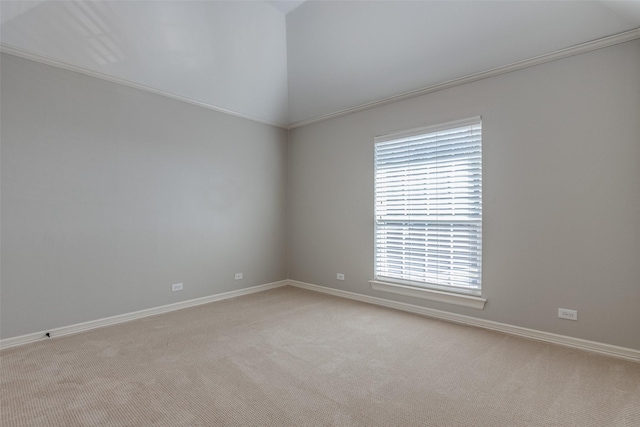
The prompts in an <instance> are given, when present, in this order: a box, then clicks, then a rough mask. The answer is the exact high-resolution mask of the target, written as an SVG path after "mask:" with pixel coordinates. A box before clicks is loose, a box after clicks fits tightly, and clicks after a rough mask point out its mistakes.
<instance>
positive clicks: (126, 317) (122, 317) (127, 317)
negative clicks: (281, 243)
mask: <svg viewBox="0 0 640 427" xmlns="http://www.w3.org/2000/svg"><path fill="white" fill-rule="evenodd" d="M286 285H287V281H286V280H281V281H279V282H273V283H267V284H264V285H258V286H252V287H250V288H244V289H238V290H236V291H230V292H224V293H221V294H215V295H210V296H207V297H202V298H195V299H191V300H187V301H181V302H177V303H174V304H168V305H162V306H160V307H154V308H148V309H146V310H140V311H134V312H132V313H125V314H119V315H117V316H111V317H105V318H103V319H97V320H91V321H89V322H84V323H77V324H75V325H69V326H62V327H60V328H54V329H48V330H46V331H42V332H34V333H31V334H26V335H21V336H18V337H13V338H5V339H3V340H0V349H3V350H4V349H5V348H10V347H16V346H19V345H23V344H29V343H32V342H36V341H41V340H45V339H49V338H47V337H46V335H45V334H47V333H49V336H50V338H57V337H61V336H64V335H70V334H76V333H78V332H84V331H89V330H91V329H96V328H102V327H104V326H110V325H116V324H118V323H123V322H129V321H131V320H136V319H141V318H143V317H149V316H155V315H157V314H162V313H168V312H170V311H175V310H181V309H183V308H188V307H195V306H197V305H202V304H208V303H210V302H215V301H222V300H225V299H229V298H235V297H239V296H243V295H249V294H253V293H256V292H262V291H267V290H269V289H275V288H279V287H281V286H286Z"/></svg>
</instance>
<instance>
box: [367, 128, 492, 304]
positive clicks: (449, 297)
mask: <svg viewBox="0 0 640 427" xmlns="http://www.w3.org/2000/svg"><path fill="white" fill-rule="evenodd" d="M472 126H473V127H474V129H476V131H477V130H478V128H479V130H480V135H479V137H477V138H475V139H476V140H478V141H477V142H478V143H479V146H480V147H479V150H480V153H479V156H480V159H479V162H480V163H479V165H478V159H477V158H476V160H475V161H474V162H472V163H473V164H472V163H469V164H470V165H472V166H473V167H474V168H475V169H474V173H475V174H476V175H478V174H479V177H480V178H479V179H477V178H475V179H474V181H473V184H472V185H470V187H468V188H470V189H472V190H473V191H474V194H473V196H472V198H473V201H474V202H475V204H474V205H473V206H474V210H473V211H472V213H471V214H469V215H459V216H460V218H461V219H462V224H464V227H467V226H468V230H469V231H468V232H469V233H471V234H469V236H470V237H467V238H469V239H470V240H474V239H475V240H474V242H475V245H476V248H475V250H473V249H470V250H469V256H470V257H472V259H475V260H476V261H477V262H476V263H474V264H473V266H471V267H468V268H464V267H462V268H461V269H460V270H458V267H457V266H455V265H454V264H456V262H453V261H450V262H448V264H446V263H443V265H446V268H445V267H443V269H442V270H439V268H440V267H438V268H437V271H438V273H437V274H438V278H439V279H438V281H436V280H433V279H429V277H432V275H430V273H428V272H427V271H428V269H427V268H426V267H424V268H423V269H422V270H423V271H422V273H417V274H414V273H415V272H414V271H413V270H414V268H412V267H406V270H405V267H404V266H403V267H395V270H396V272H395V273H390V274H389V275H385V274H384V272H387V273H388V272H389V271H390V268H389V266H390V264H389V262H390V261H389V259H390V255H388V253H384V254H383V255H381V256H379V251H383V250H384V249H387V250H388V246H385V247H381V246H380V245H379V237H380V236H384V235H385V233H382V232H381V233H380V236H379V227H382V221H381V219H380V218H381V217H382V215H384V214H385V212H387V211H386V209H384V208H381V207H380V203H381V201H382V202H385V201H387V202H388V201H389V200H390V197H391V196H390V195H388V194H386V195H385V193H386V192H387V191H388V190H387V189H385V188H384V187H380V186H379V183H378V180H379V173H378V166H379V165H378V163H379V161H378V157H376V158H375V159H374V164H375V185H374V196H375V197H374V203H375V207H374V215H375V230H374V248H375V251H374V252H375V253H374V277H375V279H374V280H372V281H371V286H372V288H373V289H375V290H380V291H384V292H393V293H396V294H401V295H406V296H414V297H418V298H426V299H430V300H435V301H440V302H447V303H453V304H457V305H463V306H467V307H473V308H478V309H483V308H484V304H485V302H486V300H485V299H483V298H481V293H482V208H481V205H482V178H481V177H482V118H481V117H473V118H469V119H465V120H458V121H454V122H447V123H442V124H439V125H435V126H429V127H423V128H418V129H411V130H407V131H402V132H396V133H392V134H387V135H381V136H377V137H375V139H374V144H375V152H376V153H378V151H377V150H378V148H379V147H383V146H385V143H386V146H387V147H389V144H402V143H403V142H404V141H402V140H407V139H411V138H414V137H420V136H425V137H426V136H427V135H429V136H431V137H433V136H434V135H435V134H437V133H439V132H444V131H448V130H453V129H457V128H463V127H472ZM407 143H410V142H407ZM475 149H477V148H475ZM475 156H476V157H477V156H478V154H477V153H476V154H475ZM424 164H425V163H424V162H422V163H421V165H422V166H415V168H414V169H412V166H409V167H408V168H407V171H416V170H417V168H421V169H423V170H424ZM427 168H428V169H430V168H431V166H428V167H427ZM435 168H436V163H434V164H433V169H434V170H435ZM427 175H428V173H426V175H423V176H425V178H423V182H424V186H423V187H420V188H421V190H422V191H426V188H427V187H428V186H431V185H432V183H433V182H435V181H427V178H426V176H427ZM447 176H449V177H450V176H451V175H447ZM401 179H402V178H401ZM428 179H430V180H431V179H432V178H428ZM467 179H468V178H467ZM398 182H400V181H398ZM401 182H403V183H405V182H407V181H405V180H402V181H401ZM478 184H479V185H478ZM421 185H422V184H421ZM454 187H455V185H454ZM478 187H479V191H478ZM447 188H451V187H447ZM379 189H380V194H379V191H378V190H379ZM454 191H455V190H454ZM478 193H479V194H478ZM422 197H425V196H424V195H423V196H422ZM458 197H459V196H458ZM465 197H466V196H465ZM380 198H382V200H380ZM455 199H456V197H455V196H452V199H451V200H454V202H453V203H454V205H455ZM405 200H411V199H410V198H407V199H405ZM385 206H386V204H385ZM424 206H427V207H428V206H429V203H426V204H425V205H424ZM464 206H465V207H467V206H471V205H469V203H467V204H466V205H464ZM478 206H479V207H480V209H479V210H478V209H477V208H478ZM461 207H462V205H461ZM410 209H411V208H408V210H410ZM467 211H468V210H467ZM478 211H479V212H478ZM452 212H453V213H452V214H451V215H449V216H447V217H446V218H447V219H446V220H440V219H439V218H443V217H441V216H440V214H437V215H436V214H427V215H426V216H425V215H422V216H421V218H422V219H419V220H416V217H415V216H414V213H410V214H408V215H407V216H406V217H402V216H401V218H406V220H402V219H401V220H397V218H398V210H397V209H396V210H395V212H394V217H395V218H396V220H395V221H396V222H397V221H399V222H407V223H408V222H413V223H414V224H415V223H420V222H429V223H431V224H449V225H448V226H447V227H449V226H451V224H453V223H457V222H458V221H460V219H458V218H456V216H458V215H456V212H455V209H453V210H452ZM400 215H402V214H400ZM390 222H394V221H393V220H391V219H386V220H385V221H384V224H385V225H386V226H388V225H389V223H390ZM438 226H439V225H438ZM407 227H409V229H413V230H415V228H413V227H411V226H407ZM452 227H455V226H452ZM428 229H429V230H431V229H433V227H429V226H427V225H426V224H425V229H424V230H425V232H427V230H428ZM454 229H455V228H450V230H454ZM462 230H463V231H464V230H465V228H463V229H462ZM450 232H451V233H452V235H453V233H454V232H453V231H450ZM409 233H411V232H409ZM380 238H381V239H382V238H385V237H380ZM402 240H404V238H402ZM396 241H397V239H396ZM399 244H401V245H406V243H399ZM440 244H441V242H440V241H438V248H439V247H440ZM425 245H426V244H425ZM459 245H460V246H464V245H462V244H459ZM402 248H403V250H404V248H405V246H402ZM395 249H396V250H397V247H396V248H395ZM456 249H460V248H456ZM429 250H431V249H429ZM438 250H439V249H438ZM407 252H408V253H410V254H411V255H413V256H415V253H411V251H410V250H409V251H407ZM425 252H426V250H425ZM451 253H453V252H451ZM438 255H440V254H438ZM473 257H475V258H473ZM435 258H436V257H435V256H432V257H431V258H428V257H427V255H425V258H424V264H425V265H427V264H428V265H429V266H431V265H432V264H433V261H431V260H432V259H435ZM453 258H455V256H452V257H450V259H453ZM398 268H399V269H400V270H399V271H400V272H398ZM445 270H446V271H447V272H448V280H447V278H444V279H443V278H441V276H440V271H443V272H444V271H445ZM452 272H455V273H452ZM458 273H460V274H464V275H468V276H469V278H468V280H467V282H466V283H465V282H464V281H463V282H460V281H457V280H456V279H454V278H453V277H454V276H455V275H457V274H458ZM412 279H416V280H412Z"/></svg>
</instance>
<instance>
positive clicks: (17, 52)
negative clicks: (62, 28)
mask: <svg viewBox="0 0 640 427" xmlns="http://www.w3.org/2000/svg"><path fill="white" fill-rule="evenodd" d="M0 52H2V53H6V54H8V55H13V56H17V57H20V58H24V59H29V60H31V61H35V62H40V63H42V64H46V65H51V66H52V67H57V68H62V69H64V70H67V71H73V72H75V73H79V74H84V75H85V76H90V77H95V78H97V79H101V80H106V81H109V82H112V83H118V84H121V85H123V86H128V87H131V88H134V89H138V90H143V91H145V92H150V93H153V94H155V95H160V96H164V97H165V98H170V99H174V100H176V101H182V102H186V103H188V104H192V105H197V106H198V107H203V108H207V109H209V110H213V111H217V112H218V113H223V114H228V115H230V116H234V117H239V118H241V119H246V120H251V121H252V122H257V123H262V124H265V125H270V126H275V127H279V128H282V129H288V126H287V125H286V124H284V123H277V122H271V121H269V120H263V119H259V118H257V117H254V116H250V115H247V114H243V113H239V112H237V111H233V110H228V109H226V108H222V107H217V106H215V105H212V104H208V103H206V102H203V101H198V100H196V99H192V98H188V97H186V96H182V95H177V94H175V93H171V92H166V91H164V90H160V89H156V88H154V87H151V86H146V85H143V84H140V83H136V82H132V81H130V80H127V79H123V78H120V77H115V76H111V75H108V74H104V73H100V72H98V71H93V70H90V69H88V68H84V67H78V66H76V65H72V64H69V63H67V62H64V61H59V60H57V59H54V58H50V57H48V56H44V55H40V54H37V53H33V52H29V51H26V50H23V49H20V48H17V47H14V46H10V45H7V44H4V43H0Z"/></svg>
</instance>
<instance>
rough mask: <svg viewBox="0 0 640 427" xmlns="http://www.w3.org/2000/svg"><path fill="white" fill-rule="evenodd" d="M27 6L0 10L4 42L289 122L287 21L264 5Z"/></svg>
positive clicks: (111, 3)
mask: <svg viewBox="0 0 640 427" xmlns="http://www.w3.org/2000/svg"><path fill="white" fill-rule="evenodd" d="M17 3H19V4H17ZM22 3H30V2H24V1H20V2H13V1H4V0H3V1H2V3H1V5H0V9H1V10H2V15H3V16H4V14H5V12H8V14H7V16H8V17H11V19H6V20H5V19H4V18H3V20H2V27H1V28H0V30H1V39H2V43H3V44H6V45H8V46H11V47H14V48H19V49H22V50H25V51H28V52H31V53H34V54H37V55H42V56H45V57H50V58H55V59H57V60H59V61H63V62H65V63H68V64H71V65H74V66H77V67H82V68H84V69H88V70H90V71H95V72H99V73H103V74H107V75H110V76H115V77H118V78H121V79H125V80H128V81H130V82H134V83H137V84H142V85H146V86H150V87H152V88H155V89H159V90H162V91H165V92H169V93H172V94H175V95H179V96H183V97H187V98H190V99H192V100H195V101H199V102H203V103H207V104H209V105H212V106H215V107H218V108H222V109H226V110H231V111H234V112H237V113H240V114H243V115H246V116H250V117H255V118H257V119H260V120H264V121H268V122H274V123H287V116H288V106H287V90H288V89H287V45H286V43H287V42H286V22H285V16H284V15H283V14H282V13H281V12H279V11H278V10H276V9H275V8H273V7H272V6H271V5H269V4H267V3H266V2H262V1H240V2H239V1H233V2H232V1H100V2H75V1H47V2H39V3H34V4H32V5H31V6H32V7H29V8H27V7H26V6H24V5H22ZM33 6H35V7H33ZM20 12H21V13H20Z"/></svg>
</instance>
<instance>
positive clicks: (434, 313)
mask: <svg viewBox="0 0 640 427" xmlns="http://www.w3.org/2000/svg"><path fill="white" fill-rule="evenodd" d="M285 282H286V284H287V285H289V286H293V287H296V288H302V289H307V290H310V291H315V292H321V293H325V294H329V295H333V296H337V297H342V298H347V299H352V300H356V301H360V302H365V303H368V304H374V305H380V306H383V307H389V308H394V309H396V310H402V311H407V312H409V313H415V314H420V315H423V316H427V317H433V318H436V319H441V320H446V321H449V322H454V323H461V324H464V325H469V326H476V327H479V328H484V329H490V330H492V331H499V332H504V333H506V334H510V335H517V336H520V337H524V338H530V339H534V340H538V341H544V342H547V343H551V344H557V345H561V346H564V347H570V348H575V349H579V350H585V351H590V352H593V353H598V354H603V355H606V356H612V357H616V358H619V359H625V360H630V361H632V362H638V363H640V350H635V349H632V348H626V347H619V346H615V345H611V344H605V343H600V342H596V341H588V340H583V339H580V338H574V337H569V336H566V335H558V334H553V333H551V332H544V331H538V330H535V329H528V328H522V327H520V326H513V325H509V324H506V323H500V322H494V321H491V320H484V319H479V318H476V317H471V316H464V315H462V314H456V313H450V312H447V311H441V310H435V309H432V308H427V307H420V306H417V305H413V304H406V303H402V302H397V301H391V300H388V299H383V298H376V297H371V296H368V295H362V294H356V293H353V292H347V291H342V290H339V289H333V288H328V287H325V286H318V285H313V284H311V283H305V282H299V281H296V280H285Z"/></svg>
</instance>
